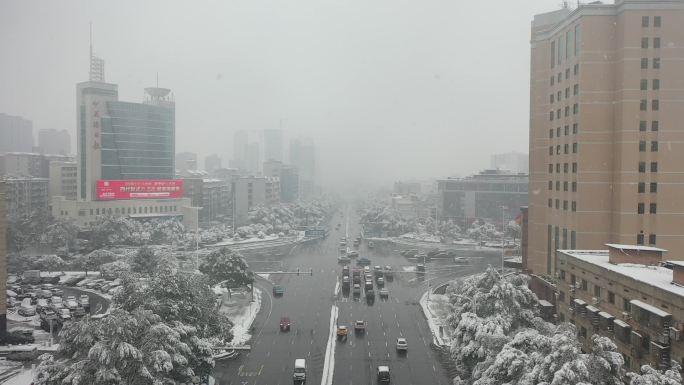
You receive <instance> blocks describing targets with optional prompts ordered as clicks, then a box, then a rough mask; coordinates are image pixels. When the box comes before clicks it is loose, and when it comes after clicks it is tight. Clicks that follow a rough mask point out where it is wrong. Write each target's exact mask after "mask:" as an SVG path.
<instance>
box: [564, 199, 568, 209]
mask: <svg viewBox="0 0 684 385" xmlns="http://www.w3.org/2000/svg"><path fill="white" fill-rule="evenodd" d="M563 211H568V201H563Z"/></svg>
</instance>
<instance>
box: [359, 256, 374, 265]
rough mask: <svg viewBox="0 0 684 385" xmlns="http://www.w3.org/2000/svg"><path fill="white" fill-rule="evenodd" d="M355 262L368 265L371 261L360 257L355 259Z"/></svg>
mask: <svg viewBox="0 0 684 385" xmlns="http://www.w3.org/2000/svg"><path fill="white" fill-rule="evenodd" d="M356 264H357V265H359V266H369V265H370V264H371V261H370V259H368V258H366V257H361V258H359V259H357V260H356Z"/></svg>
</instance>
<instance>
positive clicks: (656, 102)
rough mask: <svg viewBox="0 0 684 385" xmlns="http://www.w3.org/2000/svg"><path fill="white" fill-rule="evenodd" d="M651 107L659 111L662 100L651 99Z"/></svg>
mask: <svg viewBox="0 0 684 385" xmlns="http://www.w3.org/2000/svg"><path fill="white" fill-rule="evenodd" d="M651 109H652V110H653V111H658V110H659V109H660V100H658V99H653V100H651Z"/></svg>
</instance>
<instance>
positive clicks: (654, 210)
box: [648, 203, 658, 214]
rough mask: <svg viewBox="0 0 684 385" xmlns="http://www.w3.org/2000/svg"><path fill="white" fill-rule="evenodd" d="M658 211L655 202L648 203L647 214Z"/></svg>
mask: <svg viewBox="0 0 684 385" xmlns="http://www.w3.org/2000/svg"><path fill="white" fill-rule="evenodd" d="M657 211H658V204H657V203H651V204H650V205H648V213H649V214H657Z"/></svg>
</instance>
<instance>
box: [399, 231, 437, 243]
mask: <svg viewBox="0 0 684 385" xmlns="http://www.w3.org/2000/svg"><path fill="white" fill-rule="evenodd" d="M399 238H404V239H413V240H416V241H421V242H430V243H440V242H441V240H440V239H439V237H438V236H436V235H432V234H425V233H423V234H418V233H406V234H403V235H401V236H399Z"/></svg>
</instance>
